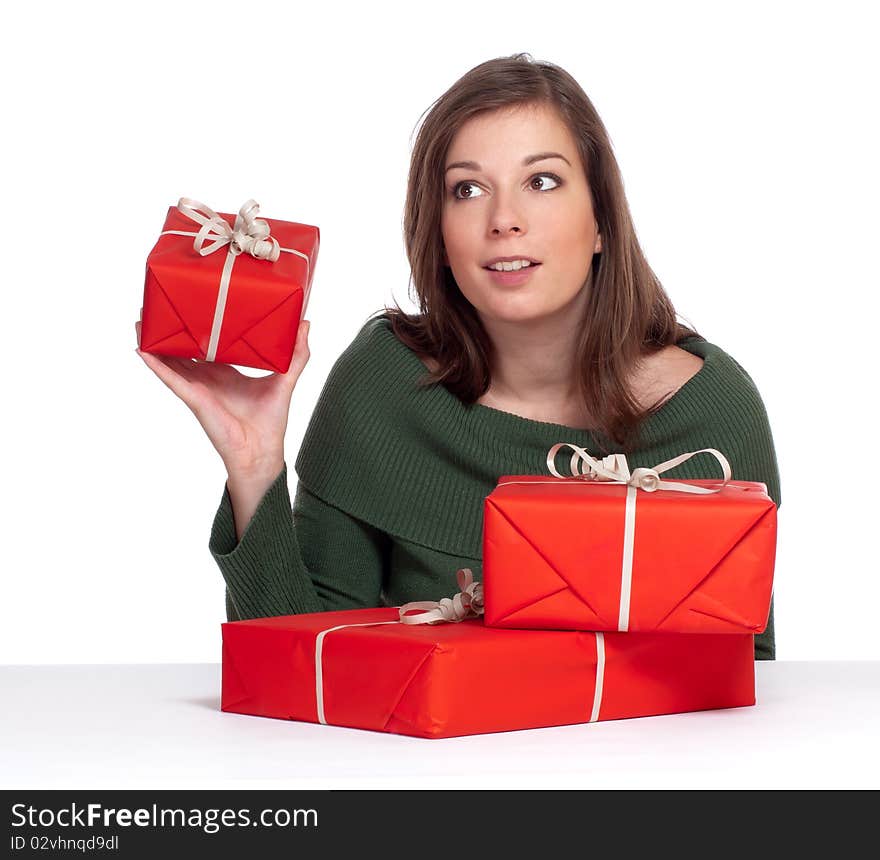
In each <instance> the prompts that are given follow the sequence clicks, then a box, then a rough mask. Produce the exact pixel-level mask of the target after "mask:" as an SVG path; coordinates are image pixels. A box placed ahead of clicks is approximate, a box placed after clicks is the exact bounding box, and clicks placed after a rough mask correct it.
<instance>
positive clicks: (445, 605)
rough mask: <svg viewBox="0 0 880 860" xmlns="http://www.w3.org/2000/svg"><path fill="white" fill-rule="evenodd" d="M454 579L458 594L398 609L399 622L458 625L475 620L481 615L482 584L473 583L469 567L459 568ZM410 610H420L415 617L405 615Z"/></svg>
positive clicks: (417, 602) (408, 604)
mask: <svg viewBox="0 0 880 860" xmlns="http://www.w3.org/2000/svg"><path fill="white" fill-rule="evenodd" d="M455 578H456V580H457V581H458V587H459V589H460V591H459V593H458V594H456V595H455V596H453V597H444V598H442V599H440V600H416V601H414V602H412V603H405V604H404V605H403V606H401V607H400V620H401V622H402V623H403V624H444V623H446V622H453V623H458V622H459V621H464V619H465V618H476V617H477V616H478V615H482V614H483V584H482V583H481V582H474V574H473V571H472V570H471V569H470V568H469V567H463V568H460V569H459V570H458V571H457V572H456V574H455ZM412 609H419V610H422V611H421V612H419V613H418V614H417V615H407V614H406V613H407V612H409V611H410V610H412Z"/></svg>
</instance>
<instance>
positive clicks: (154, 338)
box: [141, 198, 320, 373]
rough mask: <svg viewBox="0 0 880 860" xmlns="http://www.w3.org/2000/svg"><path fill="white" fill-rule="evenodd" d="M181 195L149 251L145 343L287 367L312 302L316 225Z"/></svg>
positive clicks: (172, 351) (153, 349) (160, 350)
mask: <svg viewBox="0 0 880 860" xmlns="http://www.w3.org/2000/svg"><path fill="white" fill-rule="evenodd" d="M258 212H259V206H258V205H257V204H256V203H255V202H254V201H253V200H249V201H248V202H247V203H245V204H244V205H243V206H242V207H241V210H240V211H239V213H238V215H237V216H233V215H227V214H224V213H222V212H221V213H217V212H214V211H213V210H212V209H209V208H208V207H207V206H205V205H204V204H203V203H199V202H198V201H195V200H189V199H187V198H181V200H180V202H179V203H178V205H177V206H176V207H171V208H169V210H168V217H167V218H166V219H165V225H164V227H163V229H162V233H161V235H160V236H159V240H158V241H157V242H156V245H155V247H154V248H153V250H152V251H151V252H150V255H149V257H148V258H147V271H146V281H145V284H144V309H143V316H142V320H141V349H142V350H143V351H144V352H150V353H156V354H158V355H171V356H179V357H181V358H201V359H204V360H206V361H217V362H221V363H223V364H238V365H241V366H244V367H255V368H260V369H263V370H273V371H276V372H279V373H285V372H287V369H288V368H289V367H290V360H291V357H292V355H293V348H294V345H295V343H296V333H297V330H298V328H299V323H300V321H301V320H302V318H303V315H304V313H305V310H306V305H307V303H308V297H309V291H310V289H311V284H312V278H313V277H314V274H315V262H316V261H317V258H318V246H319V242H320V234H319V230H318V228H317V227H312V226H310V225H308V224H295V223H292V222H288V221H274V220H270V219H262V218H257V217H256V216H257V213H258Z"/></svg>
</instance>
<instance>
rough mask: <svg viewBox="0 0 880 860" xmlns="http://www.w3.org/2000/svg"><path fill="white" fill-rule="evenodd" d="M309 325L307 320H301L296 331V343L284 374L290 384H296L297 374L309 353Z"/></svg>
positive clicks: (307, 358) (304, 364)
mask: <svg viewBox="0 0 880 860" xmlns="http://www.w3.org/2000/svg"><path fill="white" fill-rule="evenodd" d="M311 325H312V324H311V322H309V320H303V321H302V322H301V323H300V325H299V330H298V331H297V333H296V343H295V344H294V347H293V355H292V356H291V358H290V367H288V369H287V373H286V374H284V376H285V379H286V380H287V381H288V382H289V383H290V384H292V385H293V384H296V380H297V379H299V375H300V374H301V373H302V370H303V368H304V367H305V366H306V362H307V361H308V360H309V356H310V355H311V353H310V351H309V329H310V328H311Z"/></svg>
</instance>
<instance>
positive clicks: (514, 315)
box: [480, 295, 568, 325]
mask: <svg viewBox="0 0 880 860" xmlns="http://www.w3.org/2000/svg"><path fill="white" fill-rule="evenodd" d="M536 298H538V297H536V296H525V295H523V296H512V295H508V296H503V297H500V298H496V299H495V300H493V301H490V302H486V303H485V305H484V306H483V308H484V309H480V314H481V315H482V316H486V317H488V318H489V319H492V320H495V321H497V322H501V323H519V324H522V325H526V324H528V323H537V322H541V321H542V320H546V319H547V318H549V317H552V316H554V315H555V314H558V313H560V312H562V311H563V310H564V309H565V308H566V307H567V304H568V303H563V304H552V305H548V304H547V303H546V302H542V301H536Z"/></svg>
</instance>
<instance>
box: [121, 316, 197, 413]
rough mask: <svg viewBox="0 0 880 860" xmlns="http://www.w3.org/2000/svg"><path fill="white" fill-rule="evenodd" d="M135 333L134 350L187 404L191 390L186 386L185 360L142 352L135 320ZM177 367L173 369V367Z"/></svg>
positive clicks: (137, 324)
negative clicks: (135, 342)
mask: <svg viewBox="0 0 880 860" xmlns="http://www.w3.org/2000/svg"><path fill="white" fill-rule="evenodd" d="M134 330H135V334H136V335H137V340H138V346H137V347H136V348H135V352H137V354H138V355H139V356H140V357H141V359H142V360H143V362H144V364H146V365H147V367H149V368H150V370H152V371H153V373H155V374H156V376H158V377H159V379H161V380H162V382H164V383H165V385H167V386H168V388H170V389H171V390H172V391H173V392H174V393H175V394H176V395H177V396H178V397H179V398H180V399H181V400H183V401H184V402H186V403H187V404H189V400H190V395H191V391H190V389H189V386H188V380H187V379H186V378H185V377H186V376H187V375H188V374H187V372H186V367H185V365H186V364H187V362H185V361H183V360H181V359H176V358H171V357H170V356H165V357H163V358H160V357H159V356H157V355H152V354H150V353H149V352H142V351H141V349H140V341H141V324H140V322H136V323H135V324H134ZM175 367H176V368H177V370H175V369H174V368H175Z"/></svg>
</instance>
